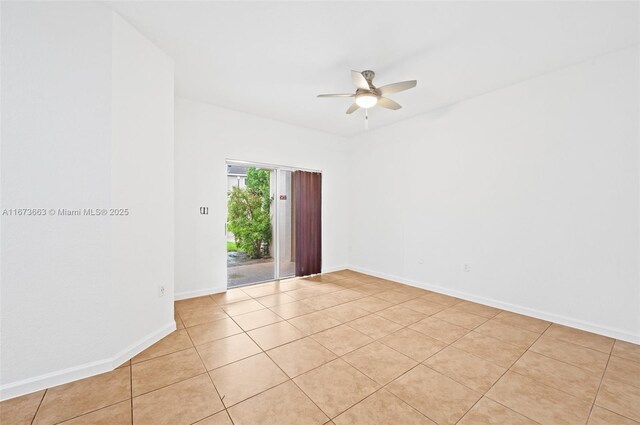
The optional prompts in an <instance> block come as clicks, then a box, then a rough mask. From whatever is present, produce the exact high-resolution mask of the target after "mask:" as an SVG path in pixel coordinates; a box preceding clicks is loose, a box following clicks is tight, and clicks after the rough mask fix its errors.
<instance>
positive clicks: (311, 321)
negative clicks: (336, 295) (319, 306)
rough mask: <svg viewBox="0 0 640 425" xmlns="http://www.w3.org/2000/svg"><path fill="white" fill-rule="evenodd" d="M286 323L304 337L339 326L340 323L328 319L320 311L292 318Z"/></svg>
mask: <svg viewBox="0 0 640 425" xmlns="http://www.w3.org/2000/svg"><path fill="white" fill-rule="evenodd" d="M288 321H289V323H291V324H292V325H293V326H295V327H296V328H298V329H299V330H300V331H302V332H304V333H305V334H306V335H311V334H314V333H317V332H321V331H324V330H326V329H329V328H333V327H336V326H338V325H340V324H341V322H340V321H338V320H336V319H333V318H331V317H329V316H328V315H326V314H324V312H321V311H316V312H314V313H310V314H305V315H304V316H298V317H294V318H293V319H289V320H288Z"/></svg>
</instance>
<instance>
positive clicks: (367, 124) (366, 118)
mask: <svg viewBox="0 0 640 425" xmlns="http://www.w3.org/2000/svg"><path fill="white" fill-rule="evenodd" d="M364 129H365V130H369V110H368V109H365V110H364Z"/></svg>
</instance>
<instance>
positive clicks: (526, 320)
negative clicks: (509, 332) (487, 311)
mask: <svg viewBox="0 0 640 425" xmlns="http://www.w3.org/2000/svg"><path fill="white" fill-rule="evenodd" d="M495 319H496V320H499V321H501V322H502V323H504V324H506V325H510V326H513V327H515V328H520V329H524V330H527V331H529V332H535V333H538V334H541V333H542V332H544V331H545V330H547V328H548V327H549V326H550V325H551V323H550V322H547V321H545V320H540V319H536V318H534V317H529V316H523V315H522V314H517V313H512V312H510V311H503V312H502V313H500V314H498V315H497V316H496V317H495Z"/></svg>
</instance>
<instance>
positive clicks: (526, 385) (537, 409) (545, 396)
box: [486, 372, 591, 425]
mask: <svg viewBox="0 0 640 425" xmlns="http://www.w3.org/2000/svg"><path fill="white" fill-rule="evenodd" d="M486 395H487V397H489V398H490V399H492V400H494V401H497V402H498V403H500V404H502V405H504V406H506V407H508V408H510V409H512V410H515V411H516V412H518V413H521V414H522V415H524V416H526V417H528V418H530V419H533V420H534V421H537V422H539V423H541V424H543V425H547V424H548V425H557V424H566V425H573V424H576V425H577V424H584V423H585V422H586V421H587V418H588V417H589V412H590V410H591V403H590V402H588V401H585V400H582V399H579V398H576V397H574V396H571V395H569V394H567V393H564V392H562V391H560V390H557V389H555V388H551V387H548V386H546V385H542V384H540V383H538V382H536V381H534V380H532V379H529V378H527V377H525V376H522V375H519V374H517V373H513V372H507V373H506V374H505V375H504V376H503V377H502V378H501V379H500V380H499V381H498V382H497V383H496V384H495V385H494V386H493V388H491V390H489V392H488V393H487V394H486Z"/></svg>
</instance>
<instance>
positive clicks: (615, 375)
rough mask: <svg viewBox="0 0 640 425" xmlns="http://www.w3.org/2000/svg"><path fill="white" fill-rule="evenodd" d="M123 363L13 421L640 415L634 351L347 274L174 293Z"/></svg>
mask: <svg viewBox="0 0 640 425" xmlns="http://www.w3.org/2000/svg"><path fill="white" fill-rule="evenodd" d="M175 310H176V323H177V326H178V329H177V330H176V331H175V332H173V333H172V334H171V335H169V336H167V337H166V338H164V339H163V340H161V341H160V342H158V343H157V344H155V345H154V346H152V347H150V348H149V349H147V350H146V351H144V352H143V353H141V354H139V355H138V356H136V357H134V358H133V359H131V360H130V361H128V362H127V363H125V364H124V365H122V366H121V367H120V368H118V369H116V370H114V371H112V372H108V373H105V374H102V375H98V376H95V377H92V378H88V379H84V380H81V381H76V382H72V383H70V384H66V385H61V386H59V387H55V388H50V389H47V390H44V391H40V392H37V393H33V394H29V395H26V396H23V397H18V398H16V399H13V400H9V401H5V402H3V403H1V404H0V422H1V423H2V425H13V424H30V423H33V424H38V425H39V424H57V423H64V424H76V425H77V424H108V425H120V424H135V425H143V424H152V425H162V424H168V425H169V424H170V425H178V424H194V423H197V424H200V425H223V424H226V425H228V424H236V425H245V424H247V425H256V424H278V425H286V424H294V425H305V424H327V423H328V424H335V425H347V424H363V425H371V424H403V425H405V424H406V425H410V424H439V425H451V424H462V425H481V424H500V425H504V424H509V425H517V424H536V423H537V424H552V425H560V424H569V425H570V424H589V425H601V424H640V346H638V345H633V344H629V343H625V342H622V341H617V340H614V339H611V338H607V337H603V336H599V335H595V334H591V333H587V332H583V331H580V330H576V329H572V328H568V327H565V326H560V325H557V324H551V323H548V322H545V321H542V320H538V319H534V318H530V317H526V316H522V315H518V314H514V313H510V312H506V311H501V310H497V309H495V308H491V307H487V306H483V305H480V304H475V303H472V302H468V301H463V300H460V299H457V298H453V297H450V296H446V295H442V294H438V293H434V292H429V291H425V290H422V289H417V288H413V287H409V286H405V285H401V284H399V283H396V282H391V281H386V280H382V279H378V278H375V277H371V276H366V275H363V274H359V273H356V272H353V271H348V270H345V271H340V272H335V273H329V274H324V275H321V276H318V277H314V278H310V279H291V280H286V281H282V282H274V283H268V284H262V285H259V286H252V287H245V288H238V289H233V290H230V291H228V292H227V293H225V294H217V295H212V296H207V297H200V298H194V299H190V300H184V301H178V302H176V304H175Z"/></svg>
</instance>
